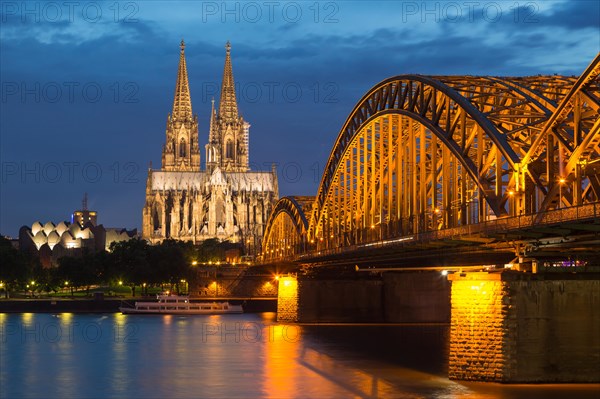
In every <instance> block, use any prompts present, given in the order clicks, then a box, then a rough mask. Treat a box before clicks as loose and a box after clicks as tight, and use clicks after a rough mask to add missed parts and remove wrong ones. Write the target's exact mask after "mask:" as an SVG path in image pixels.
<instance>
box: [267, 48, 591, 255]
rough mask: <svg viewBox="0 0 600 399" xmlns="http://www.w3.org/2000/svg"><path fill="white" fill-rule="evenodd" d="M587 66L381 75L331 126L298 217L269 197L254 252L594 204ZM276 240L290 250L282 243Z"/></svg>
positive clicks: (286, 203) (347, 242)
mask: <svg viewBox="0 0 600 399" xmlns="http://www.w3.org/2000/svg"><path fill="white" fill-rule="evenodd" d="M599 74H600V54H599V55H598V56H597V57H596V58H595V59H594V61H593V62H592V63H591V64H590V66H589V67H588V68H587V69H586V70H585V71H584V73H583V74H582V75H581V76H580V77H579V78H575V77H563V76H537V77H526V78H498V77H472V76H421V75H401V76H395V77H392V78H389V79H386V80H384V81H382V82H381V83H379V84H377V85H375V86H374V87H373V88H372V89H371V90H369V91H368V92H367V93H366V94H365V95H364V96H363V98H362V99H361V100H360V101H359V102H358V104H357V105H356V106H355V107H354V109H353V111H352V112H351V113H350V115H349V117H348V119H347V120H346V122H345V124H344V126H343V128H342V130H341V131H340V133H339V135H338V137H337V140H336V142H335V145H334V147H333V150H332V152H331V154H330V157H329V160H328V162H327V165H326V168H325V170H324V173H323V177H322V180H321V184H320V186H319V191H318V193H317V196H316V198H315V201H314V204H313V205H312V210H311V211H310V212H307V211H306V209H304V212H305V214H306V215H309V218H308V219H307V218H305V217H304V216H303V215H297V213H298V212H299V213H302V212H303V209H302V207H299V206H297V205H294V203H293V202H292V201H291V200H290V199H286V198H283V199H282V200H280V203H281V205H280V204H277V206H276V207H275V210H274V211H273V214H272V215H271V217H270V219H269V225H268V227H267V232H266V234H265V240H264V243H265V247H264V248H265V250H266V251H271V252H272V253H273V254H276V251H277V250H279V251H280V252H279V253H280V254H281V255H282V256H283V254H284V253H285V254H287V255H290V254H292V255H293V254H296V253H298V251H299V250H300V249H302V250H303V251H305V250H306V249H307V248H309V249H317V250H318V249H324V248H339V247H346V246H351V245H356V244H360V243H365V242H372V241H377V240H384V239H389V238H395V237H403V236H408V235H412V234H418V233H422V232H426V231H434V230H441V229H448V228H455V227H460V226H465V225H470V224H477V223H482V222H488V221H490V220H495V219H499V218H504V217H508V216H518V215H531V214H538V215H542V214H543V213H544V212H545V211H548V210H552V209H557V208H565V207H571V206H578V205H583V204H587V203H593V202H597V201H599V200H600V172H599V170H600V117H599V116H600V90H599V86H600V77H599ZM294 209H295V210H294ZM282 212H283V213H284V214H285V215H287V221H286V219H285V216H284V215H283V214H282ZM305 220H308V223H304V221H305ZM286 223H287V224H286ZM271 224H273V225H272V226H271ZM304 231H306V234H305V233H304ZM304 234H305V235H304ZM282 240H283V241H282ZM285 240H288V241H289V242H290V244H289V245H290V246H292V245H296V248H298V249H295V250H293V251H288V252H285V249H288V248H287V246H288V245H287V244H286V245H285V246H284V249H283V250H282V248H281V246H282V244H281V243H283V242H285ZM311 244H312V245H311ZM265 253H266V252H265Z"/></svg>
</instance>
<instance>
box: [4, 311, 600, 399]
mask: <svg viewBox="0 0 600 399" xmlns="http://www.w3.org/2000/svg"><path fill="white" fill-rule="evenodd" d="M448 329H449V327H448V326H447V325H347V324H344V325H341V324H332V325H324V324H319V325H293V324H292V325H289V324H280V323H277V322H276V321H275V314H274V313H259V314H241V315H221V316H159V315H156V316H153V315H127V316H126V315H121V314H71V313H63V314H34V313H23V314H0V334H1V336H0V340H1V341H0V342H1V346H0V397H1V398H108V397H111V398H145V399H147V398H197V397H208V398H255V397H267V398H293V397H302V398H352V397H356V398H370V397H382V398H393V397H398V398H455V397H459V398H521V397H522V398H573V397H581V398H587V397H589V398H598V397H599V396H600V385H585V384H577V385H575V384H568V385H501V384H489V383H464V382H457V381H450V380H448V378H446V369H447V363H448V360H447V359H448V344H447V342H448Z"/></svg>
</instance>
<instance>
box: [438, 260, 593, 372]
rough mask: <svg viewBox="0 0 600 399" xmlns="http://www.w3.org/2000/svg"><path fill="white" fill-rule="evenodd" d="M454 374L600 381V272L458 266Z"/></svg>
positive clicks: (454, 291) (451, 366)
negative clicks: (469, 270)
mask: <svg viewBox="0 0 600 399" xmlns="http://www.w3.org/2000/svg"><path fill="white" fill-rule="evenodd" d="M449 279H450V280H451V281H452V300H451V302H452V321H451V331H450V354H449V367H448V374H449V377H450V378H452V379H460V380H475V381H495V382H508V383H517V382H600V276H597V275H591V274H583V273H582V274H567V273H556V274H550V273H548V274H543V275H537V274H530V273H520V272H513V271H505V272H497V273H455V274H453V275H450V276H449Z"/></svg>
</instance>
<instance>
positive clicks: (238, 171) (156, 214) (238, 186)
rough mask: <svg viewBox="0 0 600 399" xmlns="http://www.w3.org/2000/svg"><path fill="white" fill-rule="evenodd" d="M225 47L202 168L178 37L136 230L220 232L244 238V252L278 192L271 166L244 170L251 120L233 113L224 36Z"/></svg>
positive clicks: (256, 239)
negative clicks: (155, 159)
mask: <svg viewBox="0 0 600 399" xmlns="http://www.w3.org/2000/svg"><path fill="white" fill-rule="evenodd" d="M225 48H226V54H225V67H224V71H223V83H222V85H221V93H220V94H221V98H220V103H219V109H218V111H217V110H216V109H215V104H214V101H213V103H212V111H211V116H210V123H209V132H208V143H207V144H206V146H205V150H206V158H205V159H206V167H205V169H204V170H202V169H201V163H200V145H199V142H198V138H199V137H198V117H197V115H194V114H193V113H192V100H191V96H190V87H189V82H188V74H187V66H186V61H185V44H184V42H183V41H182V42H181V53H180V56H179V70H178V73H177V83H176V85H175V98H174V101H173V111H172V113H171V114H170V115H169V116H168V118H167V130H166V142H165V145H164V147H163V151H162V167H161V169H160V170H152V169H150V170H149V171H148V180H147V184H146V203H145V206H144V211H143V221H142V236H143V238H145V239H147V240H149V241H151V242H153V243H156V242H160V241H162V240H164V239H165V238H174V239H181V240H191V241H193V242H198V241H202V240H205V239H208V238H218V239H220V240H230V241H232V242H241V243H244V248H245V249H246V251H247V252H254V251H255V249H256V248H258V247H259V245H260V239H261V237H262V234H263V231H264V228H265V224H266V222H267V218H268V216H269V213H270V211H271V209H272V207H273V205H274V203H275V201H276V200H277V198H278V187H277V174H276V172H275V169H273V170H272V171H271V172H252V171H250V168H249V130H250V124H249V123H248V122H246V121H244V119H243V118H242V117H241V116H240V115H239V113H238V107H237V100H236V95H235V82H234V79H233V71H232V67H231V45H230V44H229V42H227V45H226V46H225Z"/></svg>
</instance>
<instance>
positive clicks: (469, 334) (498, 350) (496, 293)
mask: <svg viewBox="0 0 600 399" xmlns="http://www.w3.org/2000/svg"><path fill="white" fill-rule="evenodd" d="M467 276H468V278H467V277H465V278H463V279H453V281H452V301H451V312H452V319H451V324H450V353H449V359H448V376H449V377H450V378H452V379H459V380H476V381H501V380H502V377H503V375H504V369H505V367H506V363H507V361H509V360H510V359H509V357H508V356H507V353H506V348H504V346H503V345H504V342H505V339H504V337H505V334H506V331H507V323H508V320H507V317H506V316H507V315H508V313H509V312H508V310H509V305H508V304H507V303H506V299H505V298H507V295H508V286H507V285H506V284H505V283H503V282H502V281H501V280H500V275H499V274H497V275H488V274H487V273H468V274H467Z"/></svg>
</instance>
